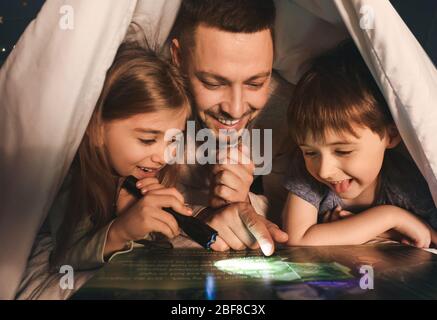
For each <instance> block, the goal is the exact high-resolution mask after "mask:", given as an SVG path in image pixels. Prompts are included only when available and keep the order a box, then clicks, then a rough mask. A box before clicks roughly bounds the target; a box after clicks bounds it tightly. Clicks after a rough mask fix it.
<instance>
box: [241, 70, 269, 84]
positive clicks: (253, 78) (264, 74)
mask: <svg viewBox="0 0 437 320" xmlns="http://www.w3.org/2000/svg"><path fill="white" fill-rule="evenodd" d="M270 75H271V72H270V71H266V72H261V73H258V74H256V75H254V76H252V77H250V78H249V79H247V80H246V81H244V82H250V81H253V80H257V79H259V78H268V77H270Z"/></svg>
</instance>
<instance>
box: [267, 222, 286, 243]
mask: <svg viewBox="0 0 437 320" xmlns="http://www.w3.org/2000/svg"><path fill="white" fill-rule="evenodd" d="M267 228H268V230H269V231H270V234H271V235H272V238H273V239H274V240H275V241H276V242H279V243H284V242H287V240H288V234H287V233H286V232H284V231H282V230H281V229H279V227H278V226H277V225H276V224H274V223H270V224H268V227H267Z"/></svg>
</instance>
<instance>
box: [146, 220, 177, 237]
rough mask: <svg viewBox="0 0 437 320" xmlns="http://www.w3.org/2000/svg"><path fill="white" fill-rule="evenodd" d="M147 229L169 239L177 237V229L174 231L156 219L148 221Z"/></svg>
mask: <svg viewBox="0 0 437 320" xmlns="http://www.w3.org/2000/svg"><path fill="white" fill-rule="evenodd" d="M147 229H149V230H152V232H159V233H162V234H163V235H165V236H166V237H167V238H169V239H173V238H174V237H176V236H177V235H179V230H178V229H177V230H176V231H175V230H173V229H172V228H171V227H170V226H169V225H168V224H167V223H165V222H163V221H162V220H160V219H156V218H154V219H151V220H150V225H149V226H147Z"/></svg>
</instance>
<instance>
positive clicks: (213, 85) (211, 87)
mask: <svg viewBox="0 0 437 320" xmlns="http://www.w3.org/2000/svg"><path fill="white" fill-rule="evenodd" d="M202 83H203V85H204V86H205V88H207V89H209V90H215V89H218V88H220V87H221V86H222V85H221V84H218V83H210V82H207V81H202Z"/></svg>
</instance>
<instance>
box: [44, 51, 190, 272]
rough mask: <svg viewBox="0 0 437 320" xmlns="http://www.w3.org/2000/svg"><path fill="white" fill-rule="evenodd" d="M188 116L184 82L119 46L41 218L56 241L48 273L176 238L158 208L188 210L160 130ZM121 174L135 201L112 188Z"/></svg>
mask: <svg viewBox="0 0 437 320" xmlns="http://www.w3.org/2000/svg"><path fill="white" fill-rule="evenodd" d="M189 115H190V103H189V99H188V96H187V92H186V88H185V83H184V81H183V78H182V77H181V75H180V74H179V72H178V70H177V69H176V67H174V66H172V65H171V64H169V63H168V62H166V61H163V60H162V59H160V58H159V57H158V56H157V55H156V54H155V53H153V52H152V51H151V50H148V49H144V48H142V47H141V46H140V45H138V44H135V43H125V44H123V45H121V47H120V48H119V50H118V52H117V55H116V57H115V60H114V63H113V65H112V66H111V68H110V69H109V71H108V72H107V75H106V80H105V83H104V87H103V90H102V93H101V95H100V98H99V100H98V102H97V105H96V107H95V110H94V112H93V115H92V118H91V120H90V123H89V125H88V127H87V130H86V133H85V136H84V138H83V140H82V142H81V144H80V146H79V149H78V152H77V154H76V156H75V159H74V161H73V164H72V167H71V170H70V173H69V175H68V176H67V178H66V180H65V182H64V185H63V187H62V188H61V191H60V193H59V195H58V197H57V200H56V201H55V203H54V204H53V206H52V209H51V211H50V213H49V219H50V226H51V229H52V234H56V235H57V236H56V241H55V248H54V250H53V253H52V255H51V265H52V267H58V266H59V265H64V264H67V265H71V266H72V267H73V268H74V269H75V270H83V269H90V268H95V267H98V266H100V265H101V264H103V263H104V262H105V261H109V260H111V258H112V257H113V256H115V255H116V254H118V253H120V252H127V251H130V250H131V249H132V243H133V241H134V240H139V239H143V238H145V237H146V236H147V235H149V233H151V232H159V233H162V234H164V235H165V236H167V237H169V238H173V237H175V236H176V235H178V233H179V230H178V225H177V222H176V220H175V219H174V218H173V217H172V216H171V215H170V214H168V213H167V212H165V211H163V210H162V208H165V207H171V208H173V209H174V210H175V211H177V212H179V213H181V214H184V215H191V214H192V211H191V209H189V208H187V207H186V206H185V205H184V199H183V197H182V195H181V194H180V193H179V192H178V191H177V190H176V189H174V188H170V186H171V185H172V182H173V181H174V179H175V171H174V168H170V167H167V166H166V164H165V161H164V150H165V148H166V147H167V146H168V145H169V144H170V143H171V141H169V142H167V141H165V139H164V136H165V132H166V130H168V129H172V128H176V129H180V130H183V129H184V127H185V123H186V120H187V118H188V117H189ZM129 175H133V176H135V177H136V178H138V179H139V181H138V184H137V187H138V188H139V189H141V191H142V193H143V194H145V196H144V197H143V198H142V199H141V200H139V201H136V200H135V199H134V197H133V196H131V195H129V194H128V193H127V192H126V191H125V190H124V189H121V188H120V186H121V184H122V182H123V179H124V177H126V176H129ZM172 178H173V179H172ZM172 180H173V181H172ZM65 207H67V208H68V209H67V210H65ZM65 211H66V215H65V217H63V216H62V213H63V212H65Z"/></svg>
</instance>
